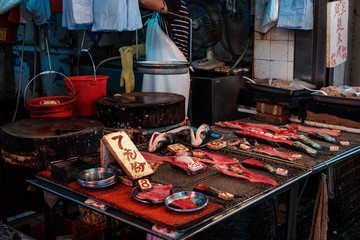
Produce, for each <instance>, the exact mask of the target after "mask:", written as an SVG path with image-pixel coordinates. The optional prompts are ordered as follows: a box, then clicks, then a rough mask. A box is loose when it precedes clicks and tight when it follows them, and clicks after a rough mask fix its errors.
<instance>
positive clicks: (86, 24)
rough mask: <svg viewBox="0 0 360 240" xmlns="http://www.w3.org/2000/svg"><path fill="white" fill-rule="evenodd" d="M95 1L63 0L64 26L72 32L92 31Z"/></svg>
mask: <svg viewBox="0 0 360 240" xmlns="http://www.w3.org/2000/svg"><path fill="white" fill-rule="evenodd" d="M92 24H93V0H63V14H62V26H63V27H66V28H68V29H70V30H84V29H90V28H91V26H92Z"/></svg>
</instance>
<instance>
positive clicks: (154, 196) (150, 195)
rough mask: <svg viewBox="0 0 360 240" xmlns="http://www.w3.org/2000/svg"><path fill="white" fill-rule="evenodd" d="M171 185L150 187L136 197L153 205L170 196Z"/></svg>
mask: <svg viewBox="0 0 360 240" xmlns="http://www.w3.org/2000/svg"><path fill="white" fill-rule="evenodd" d="M171 189H172V185H171V184H169V185H155V184H154V185H152V187H151V189H150V190H146V191H141V192H139V193H138V194H137V195H136V197H137V198H139V199H143V200H151V201H153V202H154V203H158V202H160V201H164V200H165V199H166V198H167V197H168V196H169V195H170V194H171Z"/></svg>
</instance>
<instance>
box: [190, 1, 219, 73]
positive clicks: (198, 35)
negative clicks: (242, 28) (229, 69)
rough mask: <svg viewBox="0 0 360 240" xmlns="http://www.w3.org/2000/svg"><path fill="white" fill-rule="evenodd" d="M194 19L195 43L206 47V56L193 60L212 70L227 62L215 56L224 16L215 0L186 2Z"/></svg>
mask: <svg viewBox="0 0 360 240" xmlns="http://www.w3.org/2000/svg"><path fill="white" fill-rule="evenodd" d="M186 6H187V8H188V10H189V17H190V18H191V19H192V36H193V38H192V39H193V44H194V45H196V46H198V47H202V48H206V49H207V51H206V58H203V59H200V60H196V61H193V62H192V66H193V67H194V68H198V69H205V70H210V69H214V68H216V67H221V66H224V65H225V63H224V62H222V61H219V60H216V59H215V58H214V48H215V45H216V43H217V42H218V41H219V40H220V39H221V35H222V17H221V13H220V10H219V8H218V6H217V5H216V4H215V3H214V2H213V1H205V0H189V1H188V2H187V4H186Z"/></svg>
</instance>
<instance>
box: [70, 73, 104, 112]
mask: <svg viewBox="0 0 360 240" xmlns="http://www.w3.org/2000/svg"><path fill="white" fill-rule="evenodd" d="M108 78H109V76H103V75H98V76H96V79H95V76H94V75H88V76H74V77H69V79H70V81H71V82H72V84H73V85H74V88H75V92H76V93H77V95H76V101H75V103H74V109H73V115H74V116H78V117H91V116H96V103H95V99H96V98H98V97H102V96H105V95H106V84H107V79H108ZM65 84H66V87H67V88H70V87H71V86H70V83H69V82H68V81H66V82H65ZM69 92H70V91H69Z"/></svg>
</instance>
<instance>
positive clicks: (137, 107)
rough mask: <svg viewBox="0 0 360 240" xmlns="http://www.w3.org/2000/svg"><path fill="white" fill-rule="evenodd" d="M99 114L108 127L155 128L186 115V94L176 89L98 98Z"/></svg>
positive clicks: (174, 122) (179, 119)
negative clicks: (172, 91)
mask: <svg viewBox="0 0 360 240" xmlns="http://www.w3.org/2000/svg"><path fill="white" fill-rule="evenodd" d="M95 102H96V106H97V117H98V120H99V121H100V122H102V123H103V124H104V126H105V127H108V128H119V129H126V128H142V129H151V128H158V127H164V126H171V125H174V124H178V123H180V122H182V121H184V119H185V97H184V96H182V95H179V94H174V93H163V92H161V93H156V92H133V93H124V94H119V95H116V96H112V97H109V96H105V97H100V98H97V99H96V100H95Z"/></svg>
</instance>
